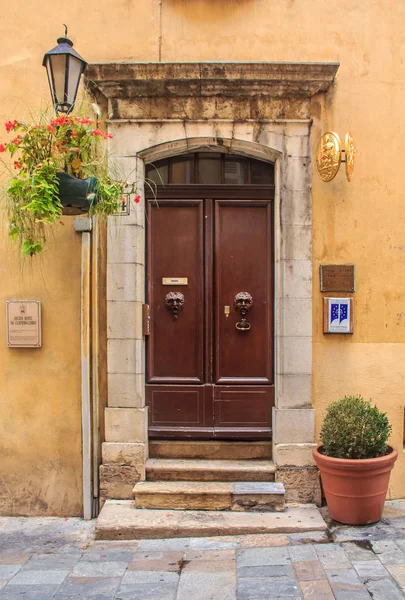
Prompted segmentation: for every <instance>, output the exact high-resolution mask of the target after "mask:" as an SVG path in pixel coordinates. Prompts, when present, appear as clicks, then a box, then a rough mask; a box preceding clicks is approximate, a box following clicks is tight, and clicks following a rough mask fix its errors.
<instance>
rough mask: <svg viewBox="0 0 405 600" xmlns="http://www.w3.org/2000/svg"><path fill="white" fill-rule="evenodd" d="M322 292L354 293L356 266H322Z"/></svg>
mask: <svg viewBox="0 0 405 600" xmlns="http://www.w3.org/2000/svg"><path fill="white" fill-rule="evenodd" d="M320 271H321V292H354V291H355V277H354V265H321V266H320Z"/></svg>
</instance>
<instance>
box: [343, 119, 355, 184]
mask: <svg viewBox="0 0 405 600" xmlns="http://www.w3.org/2000/svg"><path fill="white" fill-rule="evenodd" d="M345 146H346V148H345V150H346V152H345V160H346V177H347V181H351V180H352V179H353V171H354V159H355V156H356V146H355V145H354V140H353V136H352V134H351V133H350V131H348V132H347V133H346V137H345Z"/></svg>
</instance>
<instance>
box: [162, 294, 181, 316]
mask: <svg viewBox="0 0 405 600" xmlns="http://www.w3.org/2000/svg"><path fill="white" fill-rule="evenodd" d="M165 303H166V307H167V308H168V310H170V312H171V313H172V316H173V320H174V321H177V319H178V318H179V314H180V313H181V311H182V310H183V308H184V296H183V294H182V293H181V292H169V293H168V294H166V297H165Z"/></svg>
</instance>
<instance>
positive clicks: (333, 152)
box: [316, 131, 342, 181]
mask: <svg viewBox="0 0 405 600" xmlns="http://www.w3.org/2000/svg"><path fill="white" fill-rule="evenodd" d="M341 160H342V152H341V142H340V138H339V136H338V134H337V133H335V132H334V131H328V132H326V133H324V134H323V136H322V137H321V139H320V140H319V144H318V148H317V150H316V167H317V169H318V173H319V176H320V178H321V179H322V180H323V181H332V179H333V178H334V177H336V175H337V173H338V171H339V168H340V162H341Z"/></svg>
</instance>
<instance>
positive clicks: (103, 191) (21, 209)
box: [0, 115, 139, 256]
mask: <svg viewBox="0 0 405 600" xmlns="http://www.w3.org/2000/svg"><path fill="white" fill-rule="evenodd" d="M5 127H6V130H7V132H8V133H9V134H12V136H13V137H12V139H11V141H9V142H8V143H5V144H0V153H9V155H10V157H11V159H12V165H7V163H6V162H5V161H3V163H4V164H5V165H7V166H9V168H11V170H12V176H11V178H10V180H9V181H8V184H7V186H6V190H5V194H6V198H7V206H8V215H9V235H10V237H11V239H12V240H17V241H19V243H20V246H21V251H22V254H23V255H24V256H26V255H29V256H32V255H33V254H36V253H38V252H40V251H42V250H43V245H44V243H45V241H46V234H47V226H48V225H51V224H52V223H55V221H57V220H59V219H60V217H61V215H62V210H63V207H62V204H61V202H60V198H59V185H60V182H59V176H58V174H59V173H60V172H65V173H67V174H69V175H72V176H74V177H77V178H79V179H87V178H90V177H95V178H96V180H97V181H96V183H95V189H94V191H92V193H91V194H89V195H88V196H87V197H88V201H89V214H90V215H93V214H100V215H103V216H108V215H111V214H113V213H115V212H118V211H119V209H120V206H121V203H122V198H123V195H124V194H132V193H134V191H135V188H134V184H128V183H127V182H126V181H125V180H123V179H120V178H119V177H117V176H115V175H114V174H111V171H110V167H109V165H108V157H107V148H106V146H107V141H108V139H110V138H112V137H113V136H112V135H111V134H110V133H105V132H103V131H102V130H101V129H100V127H99V124H98V122H97V121H94V120H93V119H88V118H86V117H73V116H66V115H63V116H61V117H57V118H53V119H49V118H46V117H41V118H40V120H39V122H38V123H35V124H29V123H26V122H25V121H8V122H7V123H6V124H5ZM135 201H139V196H137V197H136V199H135Z"/></svg>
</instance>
